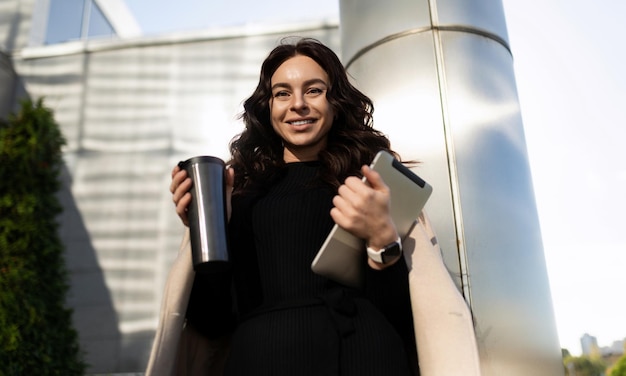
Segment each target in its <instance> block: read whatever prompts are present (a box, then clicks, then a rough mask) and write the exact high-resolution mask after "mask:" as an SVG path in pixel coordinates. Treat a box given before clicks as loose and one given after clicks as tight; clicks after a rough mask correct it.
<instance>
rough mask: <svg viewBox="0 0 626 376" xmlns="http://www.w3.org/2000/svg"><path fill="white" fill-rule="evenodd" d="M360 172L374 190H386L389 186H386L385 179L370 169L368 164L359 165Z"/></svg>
mask: <svg viewBox="0 0 626 376" xmlns="http://www.w3.org/2000/svg"><path fill="white" fill-rule="evenodd" d="M361 172H362V173H363V176H365V178H366V179H367V182H368V183H369V185H370V186H371V187H372V188H373V189H374V190H377V191H381V190H385V191H386V190H388V189H389V187H387V184H385V181H384V180H383V178H382V177H381V176H380V174H379V173H378V172H377V171H374V170H372V169H371V168H370V167H369V166H363V167H361Z"/></svg>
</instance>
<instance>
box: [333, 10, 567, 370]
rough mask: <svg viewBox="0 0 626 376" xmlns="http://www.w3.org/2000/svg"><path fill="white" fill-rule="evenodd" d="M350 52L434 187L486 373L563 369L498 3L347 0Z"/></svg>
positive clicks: (384, 125) (345, 34) (379, 107)
mask: <svg viewBox="0 0 626 376" xmlns="http://www.w3.org/2000/svg"><path fill="white" fill-rule="evenodd" d="M340 18H341V23H340V24H341V40H342V48H343V50H342V57H343V61H344V63H345V64H346V65H347V66H348V69H349V72H350V74H351V76H352V77H353V79H354V82H355V84H356V85H357V86H358V87H359V88H360V89H362V90H363V91H364V92H365V93H366V94H368V95H369V96H370V97H371V98H372V99H373V100H374V106H375V109H376V111H375V127H376V128H378V129H380V130H382V131H383V132H385V133H387V134H388V135H389V136H390V138H391V142H392V147H393V148H394V149H395V150H396V151H398V152H399V153H400V155H401V156H402V157H403V159H417V160H420V161H422V164H421V165H419V166H418V167H416V168H415V170H416V171H417V172H418V174H420V175H421V176H422V177H423V178H425V179H426V180H427V181H429V182H430V183H431V184H432V185H433V186H434V189H435V190H434V194H433V197H432V199H431V200H430V202H429V204H428V205H427V211H428V213H429V215H430V217H431V219H432V220H433V223H434V225H435V227H436V230H437V232H438V236H439V241H440V243H441V245H442V248H443V251H444V260H445V262H446V264H447V266H448V268H449V269H450V271H451V273H452V275H453V276H454V277H455V278H456V282H457V284H458V286H459V288H460V289H461V291H462V292H463V294H464V296H465V298H466V300H467V301H468V303H469V304H470V306H471V309H472V312H473V314H474V319H475V327H476V331H477V335H478V345H479V348H480V351H481V364H482V369H483V374H484V375H493V376H496V375H497V376H500V375H520V376H522V375H524V376H526V375H545V376H554V375H562V374H563V366H562V362H561V353H560V348H559V343H558V338H557V333H556V324H555V322H554V313H553V308H552V300H551V296H550V289H549V282H548V278H547V271H546V266H545V259H544V255H543V246H542V241H541V232H540V228H539V220H538V215H537V210H536V205H535V198H534V193H533V186H532V179H531V175H530V169H529V164H528V156H527V150H526V143H525V139H524V131H523V125H522V119H521V114H520V108H519V102H518V97H517V89H516V87H515V77H514V72H513V59H512V56H511V52H510V49H509V45H508V36H507V32H506V25H505V21H504V13H503V9H502V4H501V1H500V0H474V1H471V2H470V1H467V0H430V1H429V0H389V1H378V0H341V1H340Z"/></svg>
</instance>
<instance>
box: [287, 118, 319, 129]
mask: <svg viewBox="0 0 626 376" xmlns="http://www.w3.org/2000/svg"><path fill="white" fill-rule="evenodd" d="M316 121H317V119H313V118H302V119H291V120H287V121H285V123H287V124H289V125H291V126H292V127H305V126H307V125H311V124H314V123H315V122H316Z"/></svg>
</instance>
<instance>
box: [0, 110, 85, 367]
mask: <svg viewBox="0 0 626 376" xmlns="http://www.w3.org/2000/svg"><path fill="white" fill-rule="evenodd" d="M64 143H65V140H64V138H63V136H62V135H61V132H60V131H59V127H58V125H57V124H56V122H55V121H54V117H53V114H52V111H51V110H49V109H47V108H45V107H44V106H43V101H42V100H39V101H37V102H36V103H33V102H32V101H30V100H27V101H24V102H22V107H21V110H20V112H19V113H18V114H12V115H10V116H9V117H8V120H7V121H0V376H5V375H6V376H9V375H11V376H12V375H62V376H70V375H82V374H84V372H85V368H86V365H85V363H84V362H83V360H82V354H81V352H80V349H79V346H78V336H77V333H76V331H75V330H74V329H73V327H72V312H71V310H70V309H68V308H66V307H65V296H66V293H67V290H68V284H67V270H66V269H65V264H64V259H63V245H62V243H61V240H60V238H59V236H58V225H57V222H56V218H57V215H58V214H59V213H60V212H61V210H62V208H61V206H60V204H59V202H58V199H57V197H56V192H57V191H58V189H59V187H60V182H59V174H60V171H61V167H62V165H63V162H62V155H61V146H62V145H63V144H64Z"/></svg>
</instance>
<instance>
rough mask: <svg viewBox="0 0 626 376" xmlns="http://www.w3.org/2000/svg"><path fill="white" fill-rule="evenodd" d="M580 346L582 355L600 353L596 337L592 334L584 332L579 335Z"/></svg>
mask: <svg viewBox="0 0 626 376" xmlns="http://www.w3.org/2000/svg"><path fill="white" fill-rule="evenodd" d="M580 346H581V347H582V349H583V355H587V356H592V355H599V354H600V347H598V339H597V338H596V337H594V336H592V335H589V334H587V333H585V334H584V335H583V336H582V337H580Z"/></svg>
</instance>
